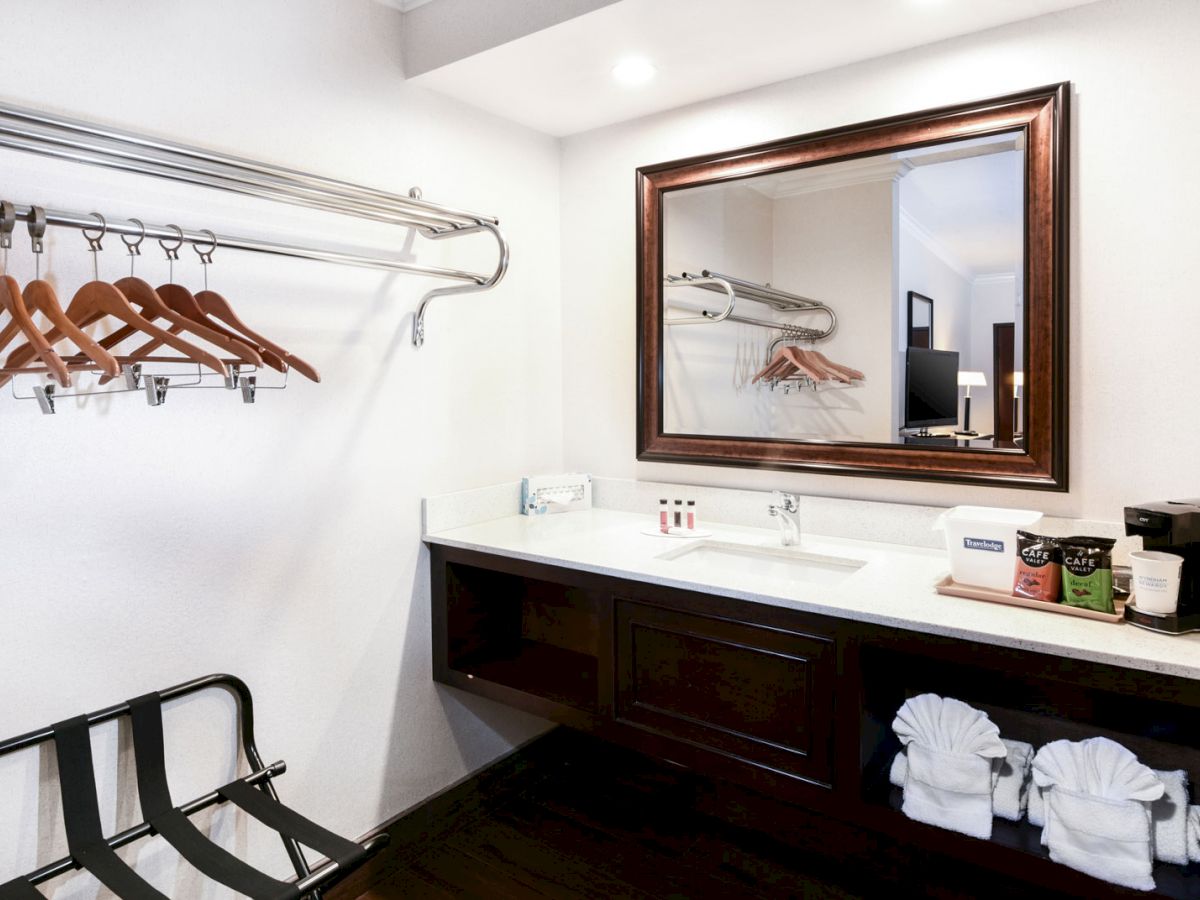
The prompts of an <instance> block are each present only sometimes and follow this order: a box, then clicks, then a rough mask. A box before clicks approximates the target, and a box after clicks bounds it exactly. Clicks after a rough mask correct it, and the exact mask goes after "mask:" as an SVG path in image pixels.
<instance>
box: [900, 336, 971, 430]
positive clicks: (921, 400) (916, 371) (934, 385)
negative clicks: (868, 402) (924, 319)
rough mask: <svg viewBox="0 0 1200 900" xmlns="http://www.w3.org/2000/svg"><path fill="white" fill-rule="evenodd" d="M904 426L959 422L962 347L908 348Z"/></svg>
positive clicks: (955, 423)
mask: <svg viewBox="0 0 1200 900" xmlns="http://www.w3.org/2000/svg"><path fill="white" fill-rule="evenodd" d="M906 369H907V371H906V375H905V380H904V427H905V428H928V427H929V426H930V425H957V424H958V351H957V350H926V349H924V348H922V347H909V348H908V363H907V366H906Z"/></svg>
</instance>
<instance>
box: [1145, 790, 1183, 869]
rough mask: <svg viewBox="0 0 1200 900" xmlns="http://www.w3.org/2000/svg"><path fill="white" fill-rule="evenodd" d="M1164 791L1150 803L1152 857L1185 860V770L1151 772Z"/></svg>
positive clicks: (1177, 862)
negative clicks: (1152, 838) (1152, 837)
mask: <svg viewBox="0 0 1200 900" xmlns="http://www.w3.org/2000/svg"><path fill="white" fill-rule="evenodd" d="M1154 774H1155V775H1156V776H1157V777H1158V780H1159V781H1161V782H1162V783H1163V787H1164V791H1163V795H1162V796H1161V797H1160V798H1159V799H1157V800H1155V801H1154V802H1153V803H1152V804H1151V805H1150V825H1151V828H1152V829H1153V834H1154V858H1155V859H1158V860H1161V861H1162V862H1168V863H1175V864H1176V865H1178V866H1186V865H1187V864H1188V827H1187V826H1188V774H1187V772H1185V771H1184V770H1183V769H1176V770H1173V771H1169V772H1159V771H1155V773H1154Z"/></svg>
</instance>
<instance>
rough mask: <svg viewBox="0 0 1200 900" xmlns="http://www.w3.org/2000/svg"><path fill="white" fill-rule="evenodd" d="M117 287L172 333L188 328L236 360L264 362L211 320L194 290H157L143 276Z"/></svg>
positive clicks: (117, 334) (138, 355) (148, 350)
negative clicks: (166, 323) (165, 323)
mask: <svg viewBox="0 0 1200 900" xmlns="http://www.w3.org/2000/svg"><path fill="white" fill-rule="evenodd" d="M115 286H116V287H117V288H118V289H119V290H121V291H122V292H124V293H125V294H126V296H127V297H129V299H130V301H131V302H134V303H136V304H137V305H139V306H140V307H141V311H142V315H143V316H144V317H145V318H146V320H147V321H154V320H155V319H158V318H163V319H166V320H167V321H168V322H170V323H171V324H170V326H169V327H168V328H167V329H166V331H167V333H168V334H173V335H176V336H178V335H180V334H182V333H183V332H185V331H186V332H190V333H191V334H193V335H195V336H196V337H198V338H201V339H202V340H205V341H207V342H208V343H210V344H212V345H213V346H215V347H218V348H220V349H221V350H224V351H226V352H227V353H230V354H232V355H233V356H234V358H236V359H239V360H242V361H243V362H246V363H249V364H250V365H253V366H261V365H263V357H262V356H261V355H260V354H259V352H258V351H257V350H256V349H255V348H254V347H252V346H250V345H249V344H248V343H246V342H245V341H243V340H242V339H241V338H239V337H238V336H237V335H235V334H233V333H232V332H230V331H228V330H227V329H225V328H222V327H220V326H219V325H216V324H215V323H211V322H209V321H208V320H207V319H206V317H205V316H204V313H203V311H201V309H200V306H199V304H198V303H196V298H195V297H193V296H192V292H191V291H189V290H188V289H187V288H185V287H183V285H179V284H164V285H162V286H160V287H159V288H158V289H157V290H156V289H155V288H152V287H150V285H149V284H147V283H146V282H145V281H143V280H142V279H140V278H134V277H133V276H129V277H128V278H122V279H121V280H120V281H118V282H116V285H115ZM133 333H134V332H133V330H132V329H129V328H121V329H118V330H117V331H114V332H113V333H112V334H111V335H109V337H108V338H107V339H106V340H111V343H110V344H109V346H116V345H117V344H119V343H120V342H121V341H124V340H125V339H126V338H128V337H131V336H132V335H133ZM162 344H163V341H162V340H161V339H159V338H157V337H155V338H152V339H151V340H149V341H147V342H146V343H144V344H142V345H141V346H140V347H138V348H137V349H135V350H134V351H132V352H131V353H130V354H129V356H128V360H129V361H130V362H134V361H137V360H141V359H145V358H146V357H148V356H150V354H152V353H153V352H154V351H155V350H157V349H158V348H159V347H161V346H162ZM280 365H282V363H280ZM108 380H109V379H108V378H102V379H101V380H100V383H101V384H104V383H106V382H107V381H108Z"/></svg>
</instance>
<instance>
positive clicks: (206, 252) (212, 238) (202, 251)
mask: <svg viewBox="0 0 1200 900" xmlns="http://www.w3.org/2000/svg"><path fill="white" fill-rule="evenodd" d="M200 233H201V234H207V235H208V246H207V247H201V246H200V245H199V244H193V245H192V249H193V250H195V251H196V255H197V256H199V257H200V265H202V266H208V265H212V258H213V254H214V253H216V252H217V236H216V235H215V234H213V233H212V232H211V231H209V230H208V229H207V228H201V229H200Z"/></svg>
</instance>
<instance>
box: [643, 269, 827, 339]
mask: <svg viewBox="0 0 1200 900" xmlns="http://www.w3.org/2000/svg"><path fill="white" fill-rule="evenodd" d="M663 287H664V288H677V287H696V288H703V289H704V290H707V291H714V292H716V293H723V294H725V296H726V297H727V298H728V302H727V303H726V305H725V308H724V309H723V310H721V311H720V312H709V311H708V310H701V312H700V315H699V316H686V317H675V318H667V319H666V320H665V321H666V324H668V325H699V324H708V323H716V322H724V321H730V322H740V323H742V324H745V325H758V326H761V327H763V328H776V329H779V330H780V331H782V332H783V333H784V338H786V339H791V340H807V341H822V340H825V339H826V338H828V337H831V336H832V335H833V333H834V331H836V330H837V325H838V318H837V313H836V312H835V311H834V309H833V307H831V306H829V305H828V304H827V303H822V302H820V301H819V300H812V299H810V298H808V297H801V296H800V295H799V294H791V293H788V292H787V291H781V290H779V289H778V288H773V287H769V286H767V285H763V284H756V283H755V282H753V281H746V280H744V279H741V278H734V277H733V276H732V275H722V274H721V273H719V272H712V271H709V270H708V269H705V270H704V274H703V275H693V274H691V273H689V272H684V273H683V274H682V275H668V276H666V278H665V279H664V280H663ZM739 299H743V300H753V301H754V302H756V303H763V304H765V305H767V306H770V307H771V308H772V309H776V310H779V311H780V312H791V313H801V312H804V313H824V314H825V315H826V316H828V317H829V327H828V328H825V329H817V328H809V327H807V326H804V325H797V324H795V323H792V322H774V321H771V320H768V319H756V318H751V317H749V316H742V315H734V309H735V308H736V306H737V301H738V300H739Z"/></svg>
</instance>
